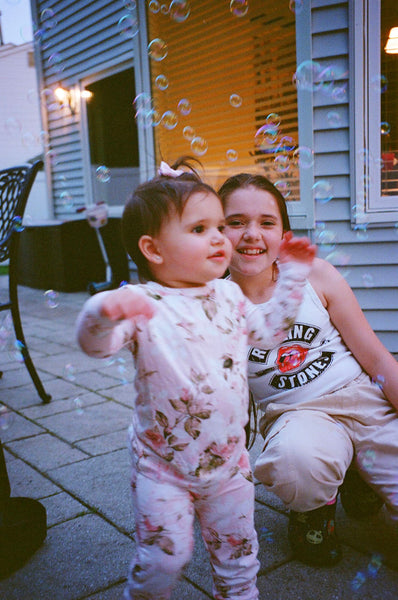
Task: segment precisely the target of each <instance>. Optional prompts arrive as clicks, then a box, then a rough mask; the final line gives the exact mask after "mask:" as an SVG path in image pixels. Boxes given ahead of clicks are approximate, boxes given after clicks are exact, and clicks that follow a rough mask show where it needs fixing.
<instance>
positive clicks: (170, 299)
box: [78, 160, 315, 600]
mask: <svg viewBox="0 0 398 600" xmlns="http://www.w3.org/2000/svg"><path fill="white" fill-rule="evenodd" d="M184 165H185V167H188V168H189V165H188V164H187V163H186V162H184V161H183V160H181V161H180V162H177V163H176V164H175V165H174V167H178V166H184ZM223 229H224V215H223V209H222V205H221V202H220V200H219V198H218V196H217V195H216V193H215V192H214V191H213V189H212V188H211V187H209V186H208V185H206V184H205V183H203V182H202V181H201V180H200V178H199V177H198V176H197V174H196V172H195V171H193V170H192V171H190V172H187V171H184V170H181V169H178V170H176V168H171V167H169V166H168V165H166V164H165V163H162V164H161V167H160V169H159V175H158V176H157V177H155V178H154V179H152V180H151V181H149V182H146V183H143V184H141V185H140V186H139V187H138V188H137V189H136V191H135V192H134V194H133V195H132V197H131V199H130V200H128V202H127V204H126V206H125V209H124V213H123V218H122V233H123V240H124V244H125V246H126V249H127V251H128V253H129V254H130V256H131V258H132V260H133V261H134V262H135V264H136V265H137V268H138V272H139V276H140V280H141V281H143V280H145V283H139V284H137V285H133V286H132V285H125V286H124V287H122V288H119V289H117V290H113V291H107V292H102V293H99V294H97V295H95V296H93V297H91V298H90V299H89V300H88V301H87V302H86V304H85V306H84V308H83V310H82V312H81V314H80V316H79V318H78V340H79V343H80V345H81V347H82V349H83V350H84V351H85V352H86V353H87V354H89V355H91V356H95V357H99V358H104V357H107V356H110V355H113V354H115V353H116V352H118V351H119V350H120V349H121V348H122V347H123V346H128V348H129V349H130V350H131V352H132V354H133V357H134V362H135V367H136V377H135V387H136V392H137V395H136V399H135V410H134V414H133V422H132V425H131V427H130V446H131V451H132V457H133V476H132V491H133V504H134V512H135V521H136V544H137V547H136V552H135V556H134V559H133V561H132V564H131V569H130V574H129V579H128V584H127V587H126V590H125V598H126V599H136V600H137V599H145V600H149V599H156V600H166V599H167V598H170V595H171V593H172V589H173V586H174V585H175V583H176V580H177V578H178V576H179V575H180V573H181V571H182V568H183V567H184V565H185V564H186V563H187V562H188V560H189V559H190V556H191V553H192V548H193V520H194V515H195V514H196V516H197V518H198V520H199V523H200V526H201V531H202V536H203V539H204V542H205V545H206V547H207V549H208V551H209V554H210V560H211V564H212V572H213V579H214V584H213V588H214V589H213V592H214V595H215V598H217V599H218V600H221V599H226V598H229V599H236V600H238V599H239V600H254V599H256V598H258V591H257V588H256V575H257V571H258V560H257V557H256V555H257V549H258V545H257V536H256V532H255V529H254V524H253V511H254V488H253V484H252V475H251V470H250V465H249V458H248V453H247V450H246V448H245V432H244V426H245V424H246V422H247V414H248V388H247V375H246V371H247V362H246V355H247V347H248V343H249V342H250V343H251V344H254V343H255V344H256V346H259V347H262V346H264V347H270V346H271V345H273V344H275V343H277V341H281V340H282V339H283V338H284V337H285V335H286V331H287V330H288V329H289V327H290V326H291V324H292V322H293V320H294V317H295V315H296V312H297V310H298V307H299V305H300V302H301V298H302V287H303V285H304V281H305V277H306V275H307V274H308V272H309V270H310V265H311V263H312V260H313V257H314V253H315V248H314V246H311V245H310V243H309V241H308V240H307V239H306V238H300V239H298V238H292V236H291V235H290V234H288V235H287V236H286V238H285V239H284V240H283V241H282V243H281V247H280V254H279V256H280V263H281V264H280V278H279V280H278V286H277V288H276V290H275V294H274V296H273V297H272V299H271V300H270V301H269V302H268V303H267V304H266V305H262V306H261V307H259V306H255V305H254V304H252V303H251V302H250V301H248V300H247V299H246V298H245V296H244V295H243V293H242V292H241V290H240V288H239V286H238V285H236V284H235V283H233V282H231V281H227V280H225V279H219V278H220V277H221V276H222V275H223V274H224V272H225V270H226V269H227V267H228V264H229V260H230V257H231V244H230V242H229V241H228V239H227V238H226V237H225V236H224V233H223ZM293 261H294V262H293Z"/></svg>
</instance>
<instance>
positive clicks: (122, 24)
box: [117, 14, 139, 39]
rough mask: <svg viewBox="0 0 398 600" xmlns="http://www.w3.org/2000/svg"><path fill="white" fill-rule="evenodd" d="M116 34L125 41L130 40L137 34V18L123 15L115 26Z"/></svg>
mask: <svg viewBox="0 0 398 600" xmlns="http://www.w3.org/2000/svg"><path fill="white" fill-rule="evenodd" d="M117 29H118V32H119V33H120V35H121V36H123V37H124V38H127V39H132V38H133V37H135V36H136V35H137V33H138V29H139V27H138V18H137V16H136V15H135V14H134V15H124V16H123V17H122V18H121V19H119V22H118V24H117Z"/></svg>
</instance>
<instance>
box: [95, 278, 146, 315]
mask: <svg viewBox="0 0 398 600" xmlns="http://www.w3.org/2000/svg"><path fill="white" fill-rule="evenodd" d="M154 314H155V310H154V307H153V304H152V303H151V302H150V300H148V298H145V297H144V296H142V295H141V294H137V293H135V292H134V288H131V287H130V286H123V287H120V288H118V289H117V290H113V291H112V292H110V293H108V294H106V296H105V297H104V299H103V301H102V304H101V307H100V315H101V317H106V318H107V319H109V320H110V321H122V320H124V319H132V318H134V317H144V318H146V319H151V318H152V317H153V315H154Z"/></svg>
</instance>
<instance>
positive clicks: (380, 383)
mask: <svg viewBox="0 0 398 600" xmlns="http://www.w3.org/2000/svg"><path fill="white" fill-rule="evenodd" d="M372 383H373V385H376V386H377V387H378V388H380V389H381V390H382V389H383V387H384V385H385V383H386V378H385V377H384V375H376V376H375V377H372Z"/></svg>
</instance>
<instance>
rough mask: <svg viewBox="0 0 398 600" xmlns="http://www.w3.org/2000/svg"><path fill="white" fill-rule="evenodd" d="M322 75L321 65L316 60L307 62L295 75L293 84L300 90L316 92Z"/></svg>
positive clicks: (304, 62)
mask: <svg viewBox="0 0 398 600" xmlns="http://www.w3.org/2000/svg"><path fill="white" fill-rule="evenodd" d="M320 73H321V65H320V64H319V63H318V62H316V61H315V60H305V61H303V62H302V63H301V64H300V65H299V66H298V67H297V70H296V72H295V73H294V75H293V83H294V84H295V86H296V87H297V89H298V90H307V91H311V92H312V91H315V89H316V85H317V83H318V78H319V75H320Z"/></svg>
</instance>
